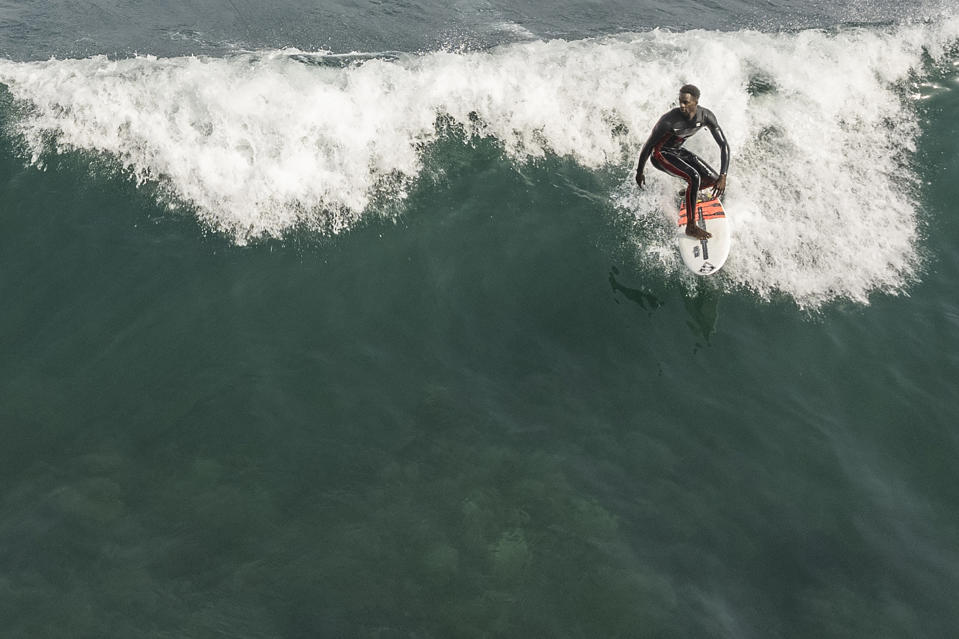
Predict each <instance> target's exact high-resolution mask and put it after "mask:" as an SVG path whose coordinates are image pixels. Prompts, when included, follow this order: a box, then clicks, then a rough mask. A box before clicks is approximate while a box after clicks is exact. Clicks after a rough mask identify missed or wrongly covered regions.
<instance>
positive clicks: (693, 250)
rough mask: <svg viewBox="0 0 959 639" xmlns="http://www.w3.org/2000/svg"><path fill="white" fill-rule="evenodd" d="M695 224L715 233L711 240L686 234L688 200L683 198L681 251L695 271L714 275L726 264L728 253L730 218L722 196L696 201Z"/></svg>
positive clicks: (680, 228) (687, 263)
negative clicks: (720, 198)
mask: <svg viewBox="0 0 959 639" xmlns="http://www.w3.org/2000/svg"><path fill="white" fill-rule="evenodd" d="M700 197H708V196H700ZM696 225H697V226H699V227H700V228H704V229H706V230H707V231H709V232H710V233H712V235H713V236H712V237H711V238H709V239H708V240H697V239H696V238H694V237H690V236H688V235H686V201H685V200H683V205H682V207H681V208H680V209H679V254H680V255H682V257H683V262H685V263H686V266H687V267H688V268H689V270H690V271H692V272H693V273H695V274H696V275H712V274H713V273H715V272H716V271H718V270H719V269H721V268H722V267H723V264H725V263H726V258H727V257H729V244H730V237H729V235H730V233H729V221H728V220H727V219H726V211H725V210H723V205H722V203H721V202H720V201H719V198H710V199H705V200H700V201H699V202H697V203H696Z"/></svg>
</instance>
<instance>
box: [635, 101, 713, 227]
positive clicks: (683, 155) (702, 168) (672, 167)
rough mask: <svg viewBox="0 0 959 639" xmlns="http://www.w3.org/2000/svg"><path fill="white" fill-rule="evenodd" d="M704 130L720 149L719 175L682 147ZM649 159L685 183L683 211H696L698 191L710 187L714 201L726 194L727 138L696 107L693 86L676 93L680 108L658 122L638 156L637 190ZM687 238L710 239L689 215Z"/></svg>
mask: <svg viewBox="0 0 959 639" xmlns="http://www.w3.org/2000/svg"><path fill="white" fill-rule="evenodd" d="M703 127H706V128H708V129H709V131H710V132H711V133H712V134H713V139H714V140H716V144H718V145H719V152H720V157H721V158H722V160H721V162H722V165H721V168H720V170H719V173H718V174H717V173H716V171H715V170H714V169H713V168H712V167H711V166H709V165H708V164H706V162H704V161H703V160H702V158H700V157H699V156H697V155H696V154H695V153H693V152H692V151H690V150H689V149H684V148H682V147H683V143H684V142H685V141H686V139H687V138H690V137H692V136H693V135H694V134H695V133H696V132H698V131H699V130H700V129H702V128H703ZM650 156H652V163H653V166H655V167H656V168H657V169H659V170H660V171H664V172H666V173H669V174H670V175H676V176H678V177H681V178H683V179H684V180H686V210H687V211H695V210H696V196H697V195H698V194H699V191H700V189H708V188H710V187H712V189H713V197H719V196H720V195H722V194H723V193H724V192H725V191H726V169H728V168H729V145H728V144H727V143H726V136H725V135H723V130H722V129H721V128H719V122H717V121H716V116H715V115H713V112H712V111H710V110H709V109H707V108H706V107H701V106H699V89H698V88H696V87H695V86H693V85H692V84H686V85H683V87H682V88H681V89H680V90H679V106H678V107H676V108H675V109H673V110H671V111H669V112H668V113H666V114H664V115H663V117H661V118H659V122H657V123H656V126H654V127H653V132H652V133H650V134H649V139H648V140H646V144H644V145H643V150H642V151H640V153H639V166H638V167H636V184H638V185H639V188H643V187H644V186H645V185H646V176H645V175H643V167H645V166H646V160H648V159H649V158H650ZM686 235H691V236H692V237H695V238H696V239H698V240H705V239H707V238H709V237H712V235H711V234H710V233H708V232H706V229H702V228H699V227H698V226H696V222H695V220H694V219H693V216H692V215H687V216H686Z"/></svg>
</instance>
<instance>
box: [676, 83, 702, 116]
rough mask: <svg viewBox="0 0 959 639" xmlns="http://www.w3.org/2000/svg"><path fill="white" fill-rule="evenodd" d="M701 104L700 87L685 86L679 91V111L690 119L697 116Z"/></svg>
mask: <svg viewBox="0 0 959 639" xmlns="http://www.w3.org/2000/svg"><path fill="white" fill-rule="evenodd" d="M698 104H699V87H697V86H695V85H692V84H684V85H683V86H682V87H680V89H679V110H680V111H682V113H683V115H685V116H686V117H687V118H688V119H692V118H693V117H694V116H695V115H696V106H697V105H698Z"/></svg>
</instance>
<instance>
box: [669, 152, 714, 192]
mask: <svg viewBox="0 0 959 639" xmlns="http://www.w3.org/2000/svg"><path fill="white" fill-rule="evenodd" d="M674 153H675V154H676V155H678V156H679V157H681V158H682V159H683V161H684V162H686V164H688V165H690V166H691V167H693V168H694V169H696V172H697V173H699V179H700V185H699V188H700V189H708V188H709V187H711V186H713V185H715V184H716V181H717V180H719V174H718V173H716V170H715V169H713V167H711V166H709V164H707V163H706V161H705V160H703V159H702V158H701V157H699V156H698V155H696V154H695V153H693V152H692V151H689V150H688V149H676V150H675V151H674Z"/></svg>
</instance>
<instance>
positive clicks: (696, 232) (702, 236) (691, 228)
mask: <svg viewBox="0 0 959 639" xmlns="http://www.w3.org/2000/svg"><path fill="white" fill-rule="evenodd" d="M686 235H689V236H690V237H695V238H696V239H697V240H708V239H709V238H711V237H712V236H713V234H712V233H710V232H708V231H707V230H706V229H701V228H699V227H698V226H696V225H695V224H690V225H688V226H687V227H686Z"/></svg>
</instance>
